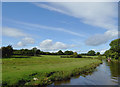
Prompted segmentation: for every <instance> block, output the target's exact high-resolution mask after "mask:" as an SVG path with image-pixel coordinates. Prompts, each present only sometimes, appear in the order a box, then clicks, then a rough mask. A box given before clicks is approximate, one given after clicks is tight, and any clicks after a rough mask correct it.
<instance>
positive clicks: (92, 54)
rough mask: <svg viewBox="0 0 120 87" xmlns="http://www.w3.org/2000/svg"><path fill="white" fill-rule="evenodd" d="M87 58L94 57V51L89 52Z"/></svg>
mask: <svg viewBox="0 0 120 87" xmlns="http://www.w3.org/2000/svg"><path fill="white" fill-rule="evenodd" d="M87 54H88V55H89V56H94V55H95V51H94V50H90V51H88V53H87Z"/></svg>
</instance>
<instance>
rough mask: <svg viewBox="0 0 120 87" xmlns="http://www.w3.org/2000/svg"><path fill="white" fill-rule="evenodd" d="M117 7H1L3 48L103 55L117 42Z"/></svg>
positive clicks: (61, 5)
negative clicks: (34, 48)
mask: <svg viewBox="0 0 120 87" xmlns="http://www.w3.org/2000/svg"><path fill="white" fill-rule="evenodd" d="M117 18H118V17H117V3H82V2H80V3H65V2H64V3H55V2H54V3H42V2H40V3H29V2H26V3H25V2H24V3H23V2H22V3H16V2H14V3H12V2H11V3H10V2H8V3H7V2H6V3H3V4H2V24H3V28H2V32H3V33H2V36H3V42H2V45H3V46H6V45H9V44H11V45H12V46H13V47H14V48H15V49H21V48H28V49H31V48H33V47H37V48H39V49H41V50H43V51H50V52H52V51H58V50H60V49H61V50H63V51H64V50H73V51H77V52H87V51H89V50H91V49H93V50H95V51H99V52H101V53H103V52H104V51H105V50H107V49H109V43H110V41H111V40H113V39H115V38H117V36H118V31H117V21H118V20H117Z"/></svg>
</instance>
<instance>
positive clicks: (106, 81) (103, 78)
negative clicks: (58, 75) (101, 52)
mask: <svg viewBox="0 0 120 87" xmlns="http://www.w3.org/2000/svg"><path fill="white" fill-rule="evenodd" d="M102 61H103V64H101V65H100V66H98V67H97V68H96V70H95V71H94V72H92V73H90V74H88V75H78V76H76V77H72V78H71V79H69V80H66V81H56V82H55V83H53V84H52V85H118V82H119V81H118V78H120V73H119V70H120V67H119V64H120V63H119V62H107V61H106V60H102Z"/></svg>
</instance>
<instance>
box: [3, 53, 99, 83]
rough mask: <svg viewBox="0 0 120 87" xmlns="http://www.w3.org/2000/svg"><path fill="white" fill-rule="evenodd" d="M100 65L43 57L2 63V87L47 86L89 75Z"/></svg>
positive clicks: (97, 62) (55, 57)
mask: <svg viewBox="0 0 120 87" xmlns="http://www.w3.org/2000/svg"><path fill="white" fill-rule="evenodd" d="M100 63H101V61H100V60H98V59H91V58H60V56H51V55H45V56H41V57H30V58H9V59H3V61H2V76H3V78H2V80H3V85H48V84H51V83H52V82H54V81H59V80H66V79H69V78H70V77H71V76H75V75H78V74H82V73H89V72H91V71H93V69H94V68H95V67H96V66H98V65H99V64H100Z"/></svg>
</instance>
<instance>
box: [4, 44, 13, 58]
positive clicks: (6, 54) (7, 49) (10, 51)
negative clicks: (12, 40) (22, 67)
mask: <svg viewBox="0 0 120 87" xmlns="http://www.w3.org/2000/svg"><path fill="white" fill-rule="evenodd" d="M12 54H13V47H12V46H11V45H8V46H7V47H2V58H8V57H11V56H12Z"/></svg>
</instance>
